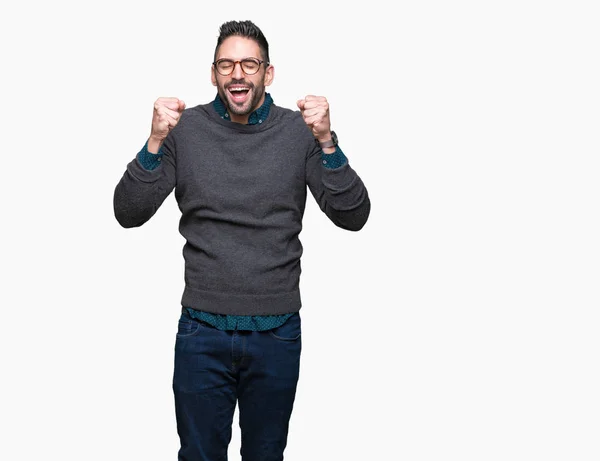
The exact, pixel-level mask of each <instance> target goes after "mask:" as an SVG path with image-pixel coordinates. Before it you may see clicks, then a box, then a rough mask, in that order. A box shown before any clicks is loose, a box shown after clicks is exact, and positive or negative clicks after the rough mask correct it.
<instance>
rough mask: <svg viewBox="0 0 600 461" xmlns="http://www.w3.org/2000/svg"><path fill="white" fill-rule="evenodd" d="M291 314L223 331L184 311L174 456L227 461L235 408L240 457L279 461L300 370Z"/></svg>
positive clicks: (185, 460) (182, 460)
mask: <svg viewBox="0 0 600 461" xmlns="http://www.w3.org/2000/svg"><path fill="white" fill-rule="evenodd" d="M300 352H301V328H300V314H299V313H296V314H294V315H293V316H292V317H290V319H288V321H287V322H285V323H284V324H283V325H281V326H279V327H277V328H275V329H272V330H268V331H243V330H234V331H224V330H219V329H217V328H215V327H213V326H211V325H209V324H208V323H205V322H203V321H201V320H198V319H195V318H192V317H191V316H190V315H189V313H188V312H187V311H186V310H185V309H184V310H183V311H182V314H181V318H180V319H179V326H178V331H177V336H176V341H175V368H174V375H173V392H174V396H175V414H176V418H177V432H178V434H179V438H180V442H181V448H180V450H179V457H178V459H179V461H225V460H226V459H227V449H228V445H229V442H230V440H231V434H232V423H233V415H234V411H235V407H236V403H237V404H238V406H239V416H240V421H239V424H240V429H241V455H242V460H243V461H282V460H283V452H284V449H285V446H286V443H287V435H288V427H289V420H290V416H291V413H292V408H293V404H294V399H295V395H296V385H297V382H298V377H299V371H300Z"/></svg>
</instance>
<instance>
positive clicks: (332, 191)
mask: <svg viewBox="0 0 600 461" xmlns="http://www.w3.org/2000/svg"><path fill="white" fill-rule="evenodd" d="M337 149H338V151H336V152H335V153H333V154H329V155H333V156H335V157H332V160H333V159H334V158H335V159H342V158H343V161H342V162H341V165H340V166H337V167H336V168H331V166H332V165H328V164H327V163H326V158H327V157H326V156H325V155H324V154H323V153H322V150H321V148H319V146H318V145H315V147H314V148H312V150H311V152H310V153H309V155H308V158H307V161H306V180H307V183H308V188H309V189H310V192H311V193H312V195H313V197H314V198H315V200H316V201H317V203H318V205H319V208H321V210H322V211H323V212H324V213H325V214H326V215H327V217H328V218H329V219H330V220H331V221H332V222H333V223H334V224H335V225H336V226H338V227H340V228H342V229H345V230H350V231H358V230H360V229H362V228H363V226H364V225H365V224H366V222H367V219H368V218H369V214H370V211H371V201H370V199H369V194H368V192H367V188H366V186H365V185H364V183H363V181H362V180H361V178H360V177H359V176H358V174H357V173H356V171H354V170H353V169H352V167H351V166H350V164H349V162H348V160H347V158H346V157H345V155H344V153H343V152H342V151H341V149H340V147H339V146H338V147H337ZM340 154H341V155H340Z"/></svg>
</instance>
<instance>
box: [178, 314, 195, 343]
mask: <svg viewBox="0 0 600 461" xmlns="http://www.w3.org/2000/svg"><path fill="white" fill-rule="evenodd" d="M199 329H200V322H198V321H197V320H195V319H193V318H191V317H190V316H189V314H187V313H182V314H181V317H180V318H179V322H178V324H177V337H178V338H185V337H186V336H194V335H195V334H196V333H197V332H198V330H199Z"/></svg>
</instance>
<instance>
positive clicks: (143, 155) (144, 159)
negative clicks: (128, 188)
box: [137, 141, 163, 170]
mask: <svg viewBox="0 0 600 461" xmlns="http://www.w3.org/2000/svg"><path fill="white" fill-rule="evenodd" d="M162 156H163V151H162V147H161V148H160V149H158V153H157V154H151V153H150V152H148V141H146V144H144V147H142V150H141V151H139V152H138V154H137V158H138V161H139V162H140V164H141V165H142V166H143V167H144V169H145V170H154V169H156V168H158V167H159V166H160V161H161V160H162Z"/></svg>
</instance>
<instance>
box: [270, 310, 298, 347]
mask: <svg viewBox="0 0 600 461" xmlns="http://www.w3.org/2000/svg"><path fill="white" fill-rule="evenodd" d="M269 333H270V335H271V336H272V337H273V338H275V339H278V340H279V341H297V340H299V339H300V336H301V334H302V329H301V322H300V313H299V312H296V313H295V314H294V315H292V316H291V317H290V318H289V319H287V320H286V322H285V323H284V324H283V325H281V326H278V327H277V328H274V329H272V330H269Z"/></svg>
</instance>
